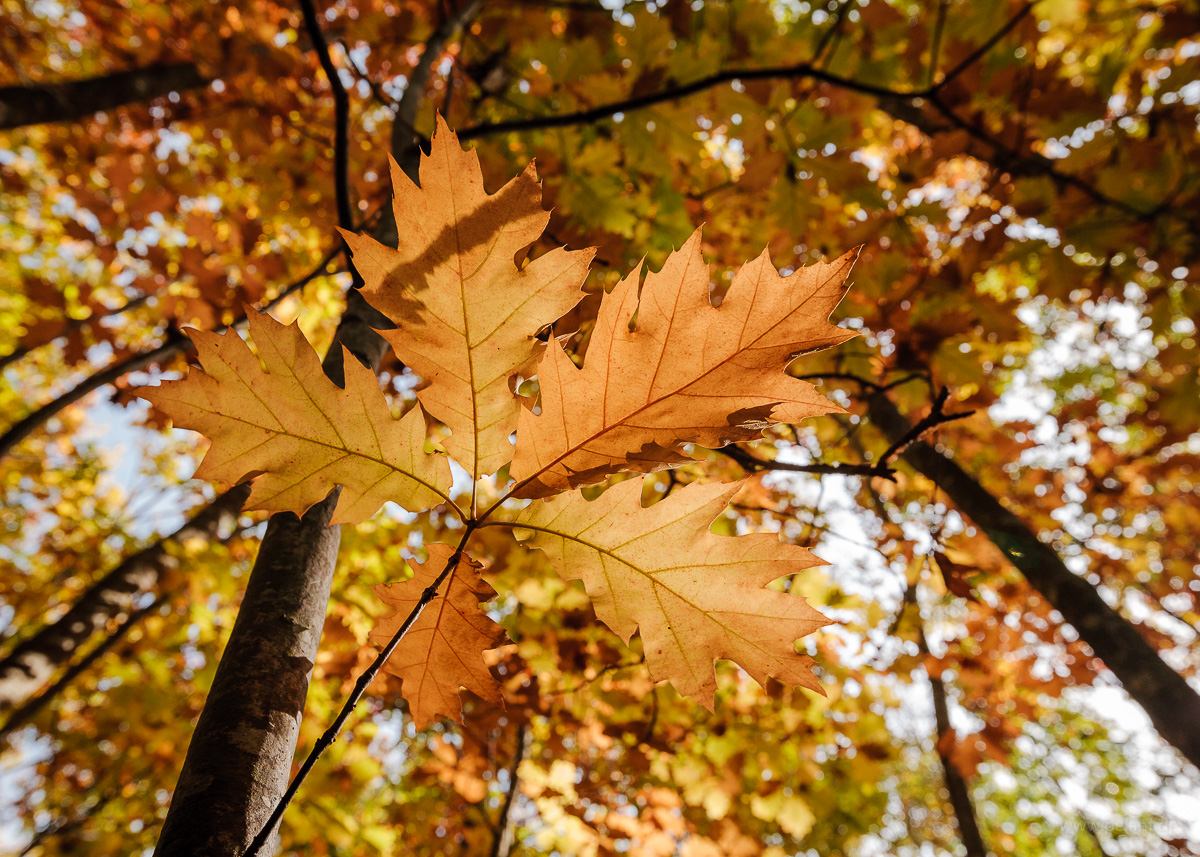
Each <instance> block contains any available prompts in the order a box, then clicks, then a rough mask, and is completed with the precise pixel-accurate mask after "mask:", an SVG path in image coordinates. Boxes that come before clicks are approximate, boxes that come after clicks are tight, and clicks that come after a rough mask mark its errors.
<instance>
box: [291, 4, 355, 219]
mask: <svg viewBox="0 0 1200 857" xmlns="http://www.w3.org/2000/svg"><path fill="white" fill-rule="evenodd" d="M300 9H301V11H302V12H303V13H304V27H305V29H306V30H308V37H309V38H310V39H312V43H313V49H314V50H315V51H316V52H317V58H318V59H319V60H320V62H321V68H322V69H323V70H324V72H325V78H326V79H327V80H328V81H329V88H330V90H332V91H333V107H334V120H333V121H334V135H333V176H334V183H335V186H336V197H337V215H338V226H340V227H342V228H343V229H353V228H354V210H353V207H352V206H351V203H350V96H349V95H347V94H346V87H344V86H342V79H341V77H340V76H339V75H338V70H337V66H335V65H334V64H333V58H332V57H330V55H329V43H328V42H327V41H325V34H324V33H323V32H321V23H320V21H318V20H317V9H316V6H315V5H314V4H313V0H300Z"/></svg>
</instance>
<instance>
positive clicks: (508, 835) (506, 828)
mask: <svg viewBox="0 0 1200 857" xmlns="http://www.w3.org/2000/svg"><path fill="white" fill-rule="evenodd" d="M528 743H529V726H528V724H526V723H522V724H521V725H520V726H518V727H517V747H516V749H515V750H514V751H513V758H512V762H511V763H510V764H509V766H508V788H507V789H506V790H505V793H504V804H503V805H502V806H501V807H500V817H499V819H498V820H497V823H496V825H495V826H494V827H493V828H492V829H493V831H494V833H495V835H494V838H493V839H492V850H491V853H490V856H489V857H508V854H509V852H510V851H512V840H513V833H512V827H511V824H510V818H509V815H510V813H511V812H512V805H513V802H514V801H515V800H516V797H517V786H519V785H520V783H521V778H520V776H518V775H517V769H518V768H520V767H521V762H522V761H524V759H525V753H526V752H527V751H526V745H527V744H528Z"/></svg>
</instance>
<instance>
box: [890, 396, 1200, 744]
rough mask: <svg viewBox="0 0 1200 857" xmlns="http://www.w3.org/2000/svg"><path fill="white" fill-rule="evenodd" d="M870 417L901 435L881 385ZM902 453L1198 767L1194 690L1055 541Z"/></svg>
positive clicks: (926, 450)
mask: <svg viewBox="0 0 1200 857" xmlns="http://www.w3.org/2000/svg"><path fill="white" fill-rule="evenodd" d="M867 410H868V414H869V416H870V418H871V421H872V422H873V423H875V425H877V426H878V427H879V428H880V430H881V431H882V432H883V433H884V435H886V436H887V437H888V438H890V439H892V440H895V439H898V438H901V437H903V436H904V435H905V434H906V433H907V431H908V429H909V424H908V421H907V420H906V419H905V418H904V417H903V416H902V415H901V414H900V412H899V411H898V410H896V406H895V405H893V404H892V402H891V400H890V399H889V398H888V397H887V396H886V395H885V394H884V393H876V394H874V395H872V396H871V397H870V398H869V399H868V400H867ZM901 457H902V458H903V459H904V460H905V461H906V462H908V464H909V465H911V466H912V467H913V469H915V470H916V471H917V472H918V473H920V474H922V475H923V476H925V477H926V478H927V479H929V480H931V481H932V482H934V483H935V484H936V485H938V487H940V488H941V489H942V490H943V491H945V492H946V495H947V496H948V497H949V498H950V499H951V500H952V501H953V502H954V504H955V505H956V506H957V507H958V509H959V511H961V512H962V513H964V514H965V515H967V516H968V517H969V518H970V519H971V520H972V521H974V522H975V525H976V526H978V527H979V528H980V529H981V530H983V532H984V533H985V534H986V535H987V537H988V538H989V539H991V541H992V543H993V544H995V545H996V547H998V548H999V549H1000V550H1001V551H1002V552H1003V553H1004V555H1005V556H1007V557H1008V559H1009V561H1010V562H1012V564H1013V565H1014V566H1016V567H1017V569H1018V570H1019V571H1020V572H1021V573H1022V574H1024V575H1025V579H1026V580H1028V581H1029V583H1030V584H1031V585H1032V586H1033V587H1034V588H1035V589H1037V590H1038V592H1040V593H1041V594H1042V596H1043V597H1044V598H1045V599H1046V600H1047V601H1048V602H1050V604H1051V605H1052V606H1053V607H1054V609H1056V610H1057V611H1058V612H1059V613H1061V614H1062V615H1063V618H1064V619H1066V621H1068V622H1070V623H1071V625H1073V626H1074V627H1075V629H1076V630H1077V631H1078V632H1079V636H1080V638H1082V639H1083V641H1084V642H1086V643H1087V644H1088V645H1089V646H1090V647H1091V648H1092V651H1094V652H1095V653H1096V655H1097V656H1098V657H1099V658H1100V659H1101V660H1102V661H1104V665H1105V666H1107V667H1108V669H1109V670H1111V671H1112V673H1113V675H1115V676H1116V677H1117V678H1118V679H1119V680H1120V682H1121V684H1122V685H1124V687H1125V690H1126V692H1127V693H1128V694H1129V696H1130V697H1131V698H1132V699H1133V700H1134V701H1135V702H1137V703H1138V704H1139V705H1141V706H1142V708H1143V709H1144V710H1145V712H1146V714H1147V715H1148V716H1149V718H1150V721H1151V722H1152V723H1153V724H1154V727H1155V728H1156V729H1157V730H1158V733H1159V734H1160V735H1161V736H1162V737H1163V738H1164V739H1165V740H1166V741H1167V742H1169V743H1170V744H1172V745H1174V746H1175V748H1176V749H1177V750H1179V752H1181V753H1182V754H1183V755H1184V756H1185V757H1186V758H1187V759H1188V760H1189V761H1190V762H1191V763H1192V764H1193V765H1196V766H1197V767H1200V728H1198V726H1197V724H1200V695H1198V694H1197V693H1196V691H1195V690H1193V689H1192V687H1191V686H1190V685H1189V684H1188V683H1187V681H1185V680H1184V678H1183V676H1181V675H1179V673H1177V672H1175V671H1174V670H1173V669H1171V667H1169V666H1168V665H1167V664H1166V663H1165V662H1164V661H1163V659H1162V658H1160V657H1159V656H1158V652H1157V651H1155V649H1154V647H1153V646H1151V645H1150V644H1149V643H1148V642H1146V640H1145V638H1144V637H1142V635H1141V634H1139V633H1138V631H1137V629H1136V628H1135V627H1134V626H1133V625H1132V624H1131V623H1130V622H1128V621H1127V620H1126V619H1125V618H1123V617H1122V616H1121V614H1120V613H1118V612H1117V611H1116V610H1114V609H1113V608H1111V607H1109V606H1108V604H1106V603H1105V602H1104V599H1103V598H1101V597H1100V594H1099V593H1098V592H1097V591H1096V589H1095V588H1094V587H1093V586H1092V585H1091V584H1090V583H1088V582H1087V581H1086V580H1084V579H1083V578H1081V577H1078V576H1076V575H1075V574H1073V573H1072V572H1071V570H1070V569H1069V568H1067V566H1066V565H1065V564H1064V563H1063V561H1062V559H1061V558H1060V557H1059V556H1058V554H1057V553H1055V551H1054V549H1053V548H1051V547H1050V546H1049V545H1046V544H1045V543H1043V542H1042V541H1041V540H1040V539H1039V538H1038V537H1037V534H1036V533H1034V531H1033V530H1032V529H1030V527H1029V526H1028V525H1027V524H1026V523H1025V522H1024V521H1022V520H1021V519H1020V518H1018V517H1017V516H1016V515H1014V514H1013V513H1012V512H1010V511H1009V510H1008V509H1006V508H1005V507H1004V506H1003V505H1001V503H1000V501H999V500H997V499H996V498H995V497H993V496H992V495H991V494H990V493H989V492H988V491H987V489H985V488H984V487H983V486H982V485H980V484H979V482H978V481H976V480H975V479H974V478H973V477H972V476H970V475H969V474H968V473H967V472H966V471H964V470H963V469H962V468H961V467H959V466H958V465H957V464H956V463H955V462H954V461H952V460H951V459H949V458H947V457H946V456H945V455H944V454H942V453H941V452H938V451H937V450H936V449H934V448H933V447H931V446H929V444H927V443H923V442H921V441H917V442H916V443H913V444H911V445H910V446H909V447H908V448H907V449H906V450H905V451H904V452H903V453H902V454H901Z"/></svg>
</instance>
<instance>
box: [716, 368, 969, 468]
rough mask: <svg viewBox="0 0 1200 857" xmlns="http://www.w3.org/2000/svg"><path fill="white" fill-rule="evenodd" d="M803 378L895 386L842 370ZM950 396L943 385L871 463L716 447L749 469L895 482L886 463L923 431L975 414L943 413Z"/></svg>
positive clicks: (733, 446)
mask: <svg viewBox="0 0 1200 857" xmlns="http://www.w3.org/2000/svg"><path fill="white" fill-rule="evenodd" d="M802 377H805V378H834V379H838V380H848V381H854V382H856V383H858V384H861V385H862V386H864V387H865V388H866V389H867V390H869V391H871V392H872V393H882V392H883V391H884V390H887V389H891V387H892V386H894V385H889V386H888V387H883V386H881V385H879V384H876V383H874V382H873V381H868V380H866V379H865V378H859V377H858V376H857V375H849V374H845V373H842V372H826V373H820V374H817V375H807V376H802ZM908 380H911V379H910V378H906V379H904V381H908ZM897 383H903V382H897ZM949 398H950V390H949V389H948V388H946V387H942V390H941V392H940V393H938V395H937V398H935V399H934V401H933V407H932V408H931V409H930V411H929V413H928V414H927V415H926V416H925V418H924V419H922V420H921V421H920V422H919V423H917V424H916V425H915V426H913V427H912V428H911V429H909V430H908V432H906V433H905V434H904V436H903V437H901V438H899V439H898V440H897V441H896V442H895V443H893V444H892V445H891V446H889V447H888V448H887V450H886V451H885V452H884V453H883V455H881V456H880V457H879V460H878V461H876V462H875V463H873V464H849V463H844V462H842V463H838V464H819V463H818V464H792V463H790V462H786V461H769V460H766V459H762V458H759V457H758V456H756V455H753V454H751V453H750V452H749V451H747V450H746V449H744V448H743V447H740V446H738V445H737V444H730V445H729V446H725V447H722V448H721V449H720V450H718V452H722V453H724V454H725V455H727V456H729V457H730V458H732V459H733V460H734V461H736V462H737V463H738V464H740V465H741V466H742V467H744V468H745V469H746V470H749V471H751V472H757V471H760V470H779V471H784V472H787V473H816V474H820V475H828V476H865V477H867V478H868V479H874V478H876V477H878V478H880V479H887V480H889V481H891V482H895V481H896V471H895V469H894V468H892V467H891V466H890V465H889V462H890V461H891V460H892V459H893V458H895V457H896V456H897V455H899V454H900V453H901V452H903V451H904V450H905V448H907V447H908V445H909V444H911V443H913V442H914V441H916V440H918V439H920V438H921V436H922V435H924V434H925V433H926V432H928V431H930V430H932V429H935V428H937V427H938V426H940V425H944V424H946V423H948V422H953V421H954V420H961V419H964V418H966V417H969V416H971V415H972V414H973V413H975V412H974V411H961V412H959V413H956V414H948V413H946V412H945V406H946V402H947V401H948V400H949Z"/></svg>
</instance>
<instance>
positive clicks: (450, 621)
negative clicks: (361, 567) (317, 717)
mask: <svg viewBox="0 0 1200 857" xmlns="http://www.w3.org/2000/svg"><path fill="white" fill-rule="evenodd" d="M426 548H427V549H428V551H429V559H428V560H426V561H425V563H424V564H421V563H417V562H410V563H409V566H410V567H411V568H412V570H413V577H412V580H406V581H405V582H403V583H389V584H380V585H379V586H376V587H375V594H376V595H378V596H379V597H380V599H382V600H383V602H384V603H385V604H387V605H388V606H390V607H392V608H394V610H395V611H396V612H394V613H392V614H390V615H388V616H385V617H384V618H383V619H381V620H380V621H379V623H378V624H377V625H376V626H375V629H374V630H373V631H371V635H370V637H371V641H372V642H373V643H376V644H377V645H379V646H381V647H382V646H386V645H387V643H388V641H389V640H391V638H392V635H394V634H395V633H396V631H397V630H399V628H400V625H401V624H402V623H403V622H404V620H405V619H406V618H407V617H408V614H409V613H411V612H412V609H413V608H414V607H416V606H417V602H418V601H420V600H421V593H422V592H423V591H424V589H425V588H426V587H427V586H429V585H430V584H432V583H433V582H434V580H436V579H437V577H438V575H440V574H441V573H442V571H443V570H444V569H445V568H446V563H447V562H448V561H449V560H450V558H451V557H452V556H453V555H454V548H452V547H450V545H443V544H430V545H427V546H426ZM480 568H481V566H480V565H479V563H477V562H475V561H474V560H472V559H471V558H470V557H468V556H466V555H465V554H464V555H463V556H462V559H461V560H459V563H458V567H457V568H456V569H455V570H454V571H453V572H452V574H451V576H450V578H449V579H448V580H447V582H445V583H443V584H442V594H441V597H440V598H437V599H435V600H434V601H433V603H431V604H430V605H429V606H428V607H426V608H425V610H424V611H423V612H422V613H421V615H420V616H419V617H418V618H417V621H416V622H414V623H413V625H412V627H411V628H410V629H409V630H408V633H407V634H406V635H405V636H404V639H403V640H401V641H400V644H399V645H398V646H397V647H396V650H395V651H394V652H393V653H392V656H391V658H390V659H389V660H388V662H387V666H386V667H385V668H386V669H387V671H388V672H390V673H393V674H394V675H397V676H399V677H400V693H401V695H402V696H403V697H404V698H405V700H407V701H408V708H409V711H410V712H411V714H412V718H413V721H414V722H415V723H416V725H417V728H418V729H420V728H422V727H424V726H426V725H427V724H428V723H429V722H430V721H432V720H433V719H434V718H435V717H437V716H438V715H440V714H444V715H445V716H447V717H450V718H452V719H454V720H457V721H458V722H459V723H462V700H461V699H460V698H459V688H466V689H467V690H469V691H471V692H472V693H474V694H475V695H476V696H478V697H480V698H482V699H485V700H487V701H488V702H491V703H493V704H495V705H503V704H504V700H503V697H502V696H501V692H500V683H499V682H498V681H496V679H495V678H494V677H493V676H492V674H491V673H490V672H489V671H488V668H487V665H486V664H485V663H484V660H483V653H484V651H486V650H487V649H494V648H496V647H497V646H499V645H501V644H502V643H503V642H504V641H505V640H507V637H506V636H505V634H504V629H503V628H501V627H500V626H499V625H497V624H496V623H495V622H493V621H492V620H491V619H489V618H488V617H487V615H486V614H485V613H484V612H483V611H482V610H481V609H480V607H479V604H480V602H482V601H489V600H491V599H492V598H494V597H495V596H496V592H495V590H493V589H492V587H491V586H489V585H488V583H487V581H485V580H484V579H483V578H481V577H480V576H479V569H480Z"/></svg>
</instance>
